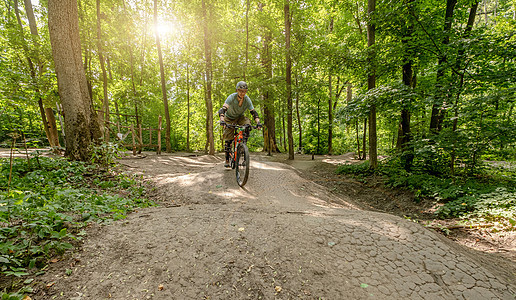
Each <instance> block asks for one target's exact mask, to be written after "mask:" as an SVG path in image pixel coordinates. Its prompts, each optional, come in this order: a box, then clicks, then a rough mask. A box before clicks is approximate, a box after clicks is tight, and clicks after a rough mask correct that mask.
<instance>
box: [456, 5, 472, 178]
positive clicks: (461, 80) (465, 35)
mask: <svg viewBox="0 0 516 300" xmlns="http://www.w3.org/2000/svg"><path fill="white" fill-rule="evenodd" d="M478 3H479V2H475V3H473V5H472V6H471V9H470V11H469V17H468V24H467V25H466V29H465V30H464V33H463V35H462V38H463V39H467V38H468V37H469V35H470V34H471V30H473V25H474V24H475V17H476V14H477V8H478ZM464 52H465V49H464V46H463V45H462V44H460V45H459V51H458V55H457V60H456V62H455V67H456V69H457V70H458V71H459V73H460V75H459V84H458V88H457V90H458V92H457V96H456V97H455V105H454V108H453V109H454V112H455V115H454V117H455V118H454V119H453V132H456V131H457V126H458V120H459V99H460V95H461V93H462V89H463V86H464V76H465V73H466V68H467V66H464V68H463V67H462V62H463V60H464ZM477 140H478V136H477ZM455 160H456V151H455V143H453V145H452V152H451V160H450V172H451V174H455ZM473 163H475V164H476V162H475V161H474V162H473Z"/></svg>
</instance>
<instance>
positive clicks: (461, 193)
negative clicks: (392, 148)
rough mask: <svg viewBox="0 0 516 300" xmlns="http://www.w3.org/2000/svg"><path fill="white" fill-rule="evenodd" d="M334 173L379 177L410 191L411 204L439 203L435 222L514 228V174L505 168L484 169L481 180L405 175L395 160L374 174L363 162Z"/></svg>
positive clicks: (416, 171)
mask: <svg viewBox="0 0 516 300" xmlns="http://www.w3.org/2000/svg"><path fill="white" fill-rule="evenodd" d="M337 173H338V174H351V175H353V176H356V177H359V178H363V177H367V176H371V175H372V174H381V175H383V177H384V182H385V184H386V185H387V186H389V187H391V188H402V189H407V190H410V191H412V192H413V193H414V196H415V200H419V199H422V198H431V199H435V200H436V201H438V202H440V203H442V204H443V205H442V206H441V207H440V208H439V209H438V210H437V212H436V216H437V217H439V218H458V217H460V218H485V219H504V220H507V221H508V222H509V223H510V224H512V225H513V226H514V225H516V221H514V220H515V219H516V173H515V171H514V170H512V169H510V168H507V167H501V168H494V167H491V168H486V169H484V173H483V174H482V176H480V175H476V176H470V177H468V176H465V175H463V176H454V177H452V176H446V175H444V174H429V173H428V169H426V168H413V169H412V171H411V172H408V171H406V170H405V169H403V168H402V166H401V162H400V160H399V158H397V157H392V158H391V159H389V160H387V161H384V162H382V163H381V164H380V165H379V167H378V169H377V170H376V172H373V171H372V170H371V169H370V168H369V163H367V162H364V163H362V164H358V165H342V166H339V167H338V168H337ZM463 174H465V172H463ZM513 223H514V224H513Z"/></svg>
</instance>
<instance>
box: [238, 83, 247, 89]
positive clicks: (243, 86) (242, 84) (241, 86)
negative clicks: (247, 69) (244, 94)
mask: <svg viewBox="0 0 516 300" xmlns="http://www.w3.org/2000/svg"><path fill="white" fill-rule="evenodd" d="M236 89H237V90H247V83H245V82H244V81H239V82H238V83H237V85H236Z"/></svg>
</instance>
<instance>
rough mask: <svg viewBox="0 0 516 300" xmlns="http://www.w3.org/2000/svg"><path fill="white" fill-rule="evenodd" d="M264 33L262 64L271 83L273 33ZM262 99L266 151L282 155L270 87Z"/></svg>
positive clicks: (264, 91)
mask: <svg viewBox="0 0 516 300" xmlns="http://www.w3.org/2000/svg"><path fill="white" fill-rule="evenodd" d="M264 31H265V33H264V37H263V48H262V55H261V63H262V67H263V69H264V73H265V80H266V81H270V80H271V79H272V54H271V41H272V33H271V31H270V30H268V29H267V28H264ZM262 99H263V104H264V108H263V118H264V123H265V127H266V128H267V130H266V131H265V132H264V134H267V137H266V140H267V143H265V144H264V150H265V151H267V152H268V153H269V154H270V153H271V152H277V153H280V152H281V151H280V150H279V148H278V145H277V142H276V112H275V109H274V99H273V97H272V95H271V91H270V89H269V87H268V86H266V87H265V88H264V89H263V92H262Z"/></svg>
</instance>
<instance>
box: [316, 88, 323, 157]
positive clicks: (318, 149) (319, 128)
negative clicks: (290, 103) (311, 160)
mask: <svg viewBox="0 0 516 300" xmlns="http://www.w3.org/2000/svg"><path fill="white" fill-rule="evenodd" d="M316 149H317V150H316V151H315V153H316V154H320V153H321V152H322V151H321V99H320V98H319V97H317V148H316Z"/></svg>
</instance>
